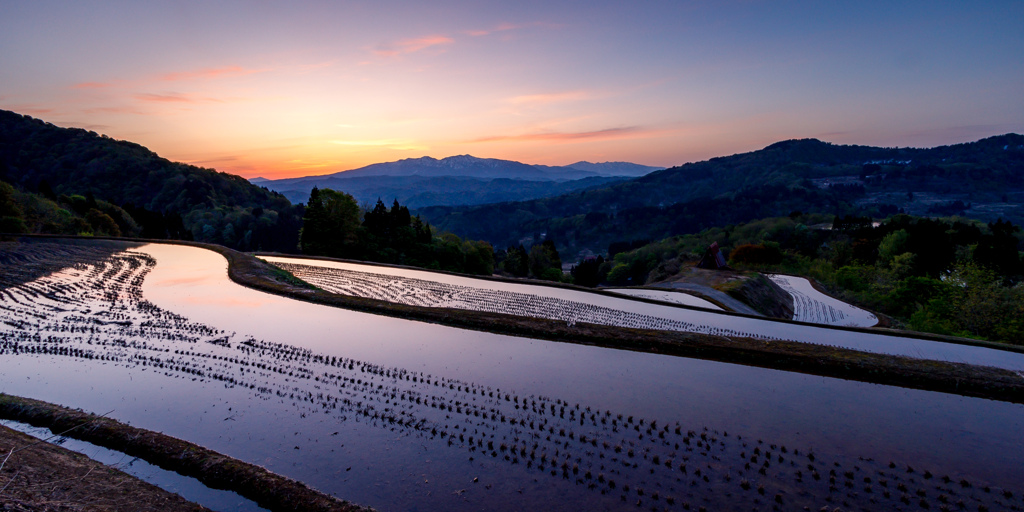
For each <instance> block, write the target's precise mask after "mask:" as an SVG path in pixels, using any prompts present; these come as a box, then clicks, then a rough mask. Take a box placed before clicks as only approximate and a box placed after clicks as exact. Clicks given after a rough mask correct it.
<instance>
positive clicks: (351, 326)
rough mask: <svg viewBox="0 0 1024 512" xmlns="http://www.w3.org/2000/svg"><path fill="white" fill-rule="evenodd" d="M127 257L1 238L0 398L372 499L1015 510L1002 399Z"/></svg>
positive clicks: (204, 264) (1014, 431)
mask: <svg viewBox="0 0 1024 512" xmlns="http://www.w3.org/2000/svg"><path fill="white" fill-rule="evenodd" d="M122 249H126V250H114V249H111V248H92V247H74V246H70V247H69V246H63V247H62V246H57V245H54V244H43V243H33V244H23V245H19V246H17V247H14V248H12V247H6V248H4V250H5V251H6V255H4V256H3V257H4V258H5V259H4V260H2V261H3V265H4V266H3V272H2V273H0V280H2V289H0V322H2V323H0V368H3V371H2V372H0V390H2V391H4V392H7V393H12V394H18V395H23V396H29V397H32V398H38V399H42V400H47V401H51V402H55V403H59V404H63V405H67V406H73V407H81V408H83V409H86V410H92V411H108V410H111V409H114V411H115V412H114V413H112V414H111V416H112V417H114V418H116V419H119V420H121V421H125V422H129V423H131V424H133V425H135V426H139V427H143V428H149V429H152V430H158V431H162V432H164V433H167V434H169V435H173V436H176V437H180V438H183V439H186V440H189V441H192V442H195V443H198V444H201V445H204V446H207V447H209V448H211V449H214V450H217V451H220V452H222V453H225V454H227V455H231V456H234V457H237V458H240V459H243V460H246V461H249V462H253V463H257V464H261V465H263V466H265V467H267V468H268V469H271V470H272V471H275V472H278V473H280V474H283V475H286V476H289V477H292V478H296V479H298V480H300V481H303V482H305V483H307V484H309V485H311V486H314V487H316V488H318V489H321V490H323V491H325V492H328V493H332V494H336V495H338V496H340V497H343V498H345V499H349V500H352V501H355V502H358V503H361V504H365V505H368V506H372V507H375V508H377V509H379V510H476V509H481V508H486V509H491V510H502V509H507V510H519V509H525V508H537V509H540V508H542V509H547V510H577V509H581V508H588V509H596V510H666V509H667V510H699V509H700V508H701V507H705V508H706V509H708V510H722V509H739V508H744V509H755V510H771V509H775V508H779V509H794V508H795V509H800V508H803V507H805V506H806V507H811V508H812V509H813V510H818V509H820V508H821V507H823V506H828V507H829V510H832V509H834V508H840V509H841V510H878V509H893V510H895V509H904V510H911V509H914V510H916V509H918V508H921V507H923V506H928V507H931V508H937V509H938V508H941V507H948V508H949V509H956V508H957V507H959V506H961V504H962V506H963V507H967V508H969V509H971V510H978V508H979V505H980V506H982V507H987V508H988V509H990V510H999V509H1012V508H1016V509H1020V508H1021V507H1022V506H1024V501H1022V497H1021V491H1022V490H1024V489H1021V488H1020V487H1021V486H1020V485H1019V482H1021V481H1022V480H1024V465H1022V464H1021V462H1020V461H1021V460H1022V457H1024V446H1022V443H1020V441H1019V432H1020V431H1021V429H1022V427H1024V406H1021V405H1016V404H1008V403H1002V402H994V401H989V400H980V399H972V398H965V397H959V396H952V395H943V394H939V393H931V392H924V391H915V390H906V389H901V388H893V387H887V386H879V385H872V384H864V383H858V382H848V381H842V380H837V379H829V378H822V377H814V376H808V375H802V374H794V373H787V372H779V371H773V370H766V369H762V368H750V367H743V366H738V365H730V364H724V363H716V362H709V361H699V360H691V359H685V358H679V357H665V356H658V355H655V354H643V353H633V352H623V351H616V350H610V349H603V348H596V347H588V346H582V345H574V344H566V343H555V342H548V341H541V340H531V339H524V338H515V337H509V336H500V335H493V334H487V333H480V332H474V331H463V330H459V329H454V328H448V327H444V326H438V325H432V324H424V323H418V322H411V321H406V320H399V319H394V318H387V317H379V316H375V315H370V314H365V313H358V312H353V311H347V310H342V309H336V308H328V307H323V306H317V305H312V304H307V303H303V302H299V301H295V300H290V299H286V298H281V297H276V296H272V295H268V294H263V293H260V292H256V291H254V290H249V289H246V288H242V287H240V286H238V285H235V284H234V283H232V282H230V281H229V280H228V279H227V276H226V263H225V261H224V259H223V258H222V257H221V256H219V255H217V254H216V253H213V252H210V251H205V250H202V249H196V248H191V247H182V246H174V245H147V246H143V247H135V248H128V247H123V248H122ZM0 252H2V251H0ZM11 254H14V256H11ZM12 261H16V262H17V264H12V263H11V262H12Z"/></svg>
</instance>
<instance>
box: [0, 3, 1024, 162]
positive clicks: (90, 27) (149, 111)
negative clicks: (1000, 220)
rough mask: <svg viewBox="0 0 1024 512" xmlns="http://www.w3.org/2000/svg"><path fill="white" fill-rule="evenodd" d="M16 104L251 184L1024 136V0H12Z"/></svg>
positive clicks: (5, 100) (7, 58) (8, 49)
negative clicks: (432, 169)
mask: <svg viewBox="0 0 1024 512" xmlns="http://www.w3.org/2000/svg"><path fill="white" fill-rule="evenodd" d="M0 48H2V49H3V51H2V52H0V108H2V109H6V110H13V111H15V112H19V113H23V114H29V115H32V116H34V117H38V118H41V119H43V120H46V121H49V122H52V123H53V124H56V125H59V126H74V127H81V128H86V129H89V130H93V131H96V132H98V133H103V134H107V135H109V136H111V137H114V138H117V139H127V140H131V141H134V142H138V143H140V144H143V145H145V146H147V147H149V148H150V149H152V150H154V151H156V152H157V153H159V154H160V155H161V156H164V157H167V158H170V159H172V160H178V161H184V162H189V163H193V164H196V165H201V166H204V167H212V168H215V169H217V170H220V171H226V172H231V173H236V174H241V175H242V176H245V177H255V176H264V177H268V178H281V177H287V176H296V175H309V174H326V173H331V172H337V171H341V170H346V169H352V168H357V167H360V166H363V165H367V164H370V163H375V162H384V161H392V160H398V159H401V158H410V157H420V156H433V157H436V158H443V157H446V156H451V155H457V154H467V153H468V154H472V155H474V156H478V157H488V158H505V159H512V160H519V161H523V162H527V163H540V164H549V165H564V164H568V163H572V162H575V161H578V160H589V161H608V160H616V161H618V160H624V161H632V162H637V163H642V164H648V165H659V166H671V165H678V164H682V163H685V162H688V161H695V160H703V159H706V158H709V157H714V156H722V155H728V154H732V153H737V152H742V151H750V150H754V149H759V148H761V147H764V146H766V145H768V144H770V143H772V142H776V141H778V140H783V139H789V138H804V137H816V138H820V139H822V140H826V141H829V142H835V143H842V144H869V145H879V146H935V145H941V144H950V143H958V142H967V141H972V140H976V139H979V138H982V137H987V136H991V135H997V134H1003V133H1007V132H1017V133H1022V132H1024V57H1022V56H1024V2H1022V1H1019V0H1011V1H1003V2H995V1H993V2H943V1H939V2H937V1H920V2H915V1H899V2H892V1H880V2H866V1H863V2H826V1H810V2H783V1H770V2H769V1H765V2H760V1H735V2H728V1H715V2H710V1H700V2H687V1H660V2H604V1H595V0H590V1H586V2H558V1H550V0H547V1H542V2H529V1H527V2H523V1H520V2H482V1H479V2H445V1H439V2H387V1H373V2H329V1H324V2H271V1H246V2H230V1H212V2H211V1H205V2H184V1H175V2H143V1H137V0H134V1H107V2H85V1H68V2H51V1H43V0H31V1H12V0H0Z"/></svg>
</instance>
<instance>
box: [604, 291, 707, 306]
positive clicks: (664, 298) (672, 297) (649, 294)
mask: <svg viewBox="0 0 1024 512" xmlns="http://www.w3.org/2000/svg"><path fill="white" fill-rule="evenodd" d="M602 290H604V291H606V292H612V293H618V294H620V295H626V296H629V297H640V298H642V299H650V300H658V301H661V302H668V303H669V304H682V305H684V306H693V307H695V308H704V309H713V310H715V311H721V310H722V308H720V307H718V305H716V304H714V303H712V302H710V301H707V300H704V299H702V298H700V297H697V296H694V295H690V294H689V293H686V292H680V291H673V290H654V289H651V288H602Z"/></svg>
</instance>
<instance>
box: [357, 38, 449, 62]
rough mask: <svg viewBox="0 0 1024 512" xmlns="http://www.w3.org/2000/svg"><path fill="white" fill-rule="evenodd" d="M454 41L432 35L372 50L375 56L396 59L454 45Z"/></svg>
mask: <svg viewBox="0 0 1024 512" xmlns="http://www.w3.org/2000/svg"><path fill="white" fill-rule="evenodd" d="M454 42H455V40H454V39H452V38H450V37H448V36H443V35H432V36H426V37H419V38H416V39H403V40H401V41H395V42H393V43H386V44H381V45H379V46H377V48H376V49H374V50H373V53H374V54H375V55H378V56H381V57H397V56H399V55H406V54H409V53H416V52H418V51H421V50H425V49H427V48H431V47H434V46H443V45H449V44H452V43H454Z"/></svg>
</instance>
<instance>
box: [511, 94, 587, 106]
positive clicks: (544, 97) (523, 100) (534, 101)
mask: <svg viewBox="0 0 1024 512" xmlns="http://www.w3.org/2000/svg"><path fill="white" fill-rule="evenodd" d="M593 96H594V95H593V93H591V92H589V91H566V92H553V93H540V94H524V95H521V96H513V97H511V98H508V99H506V100H505V101H506V102H508V103H511V104H513V105H538V104H540V105H544V104H548V103H558V102H563V101H579V100H585V99H588V98H592V97H593Z"/></svg>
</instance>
